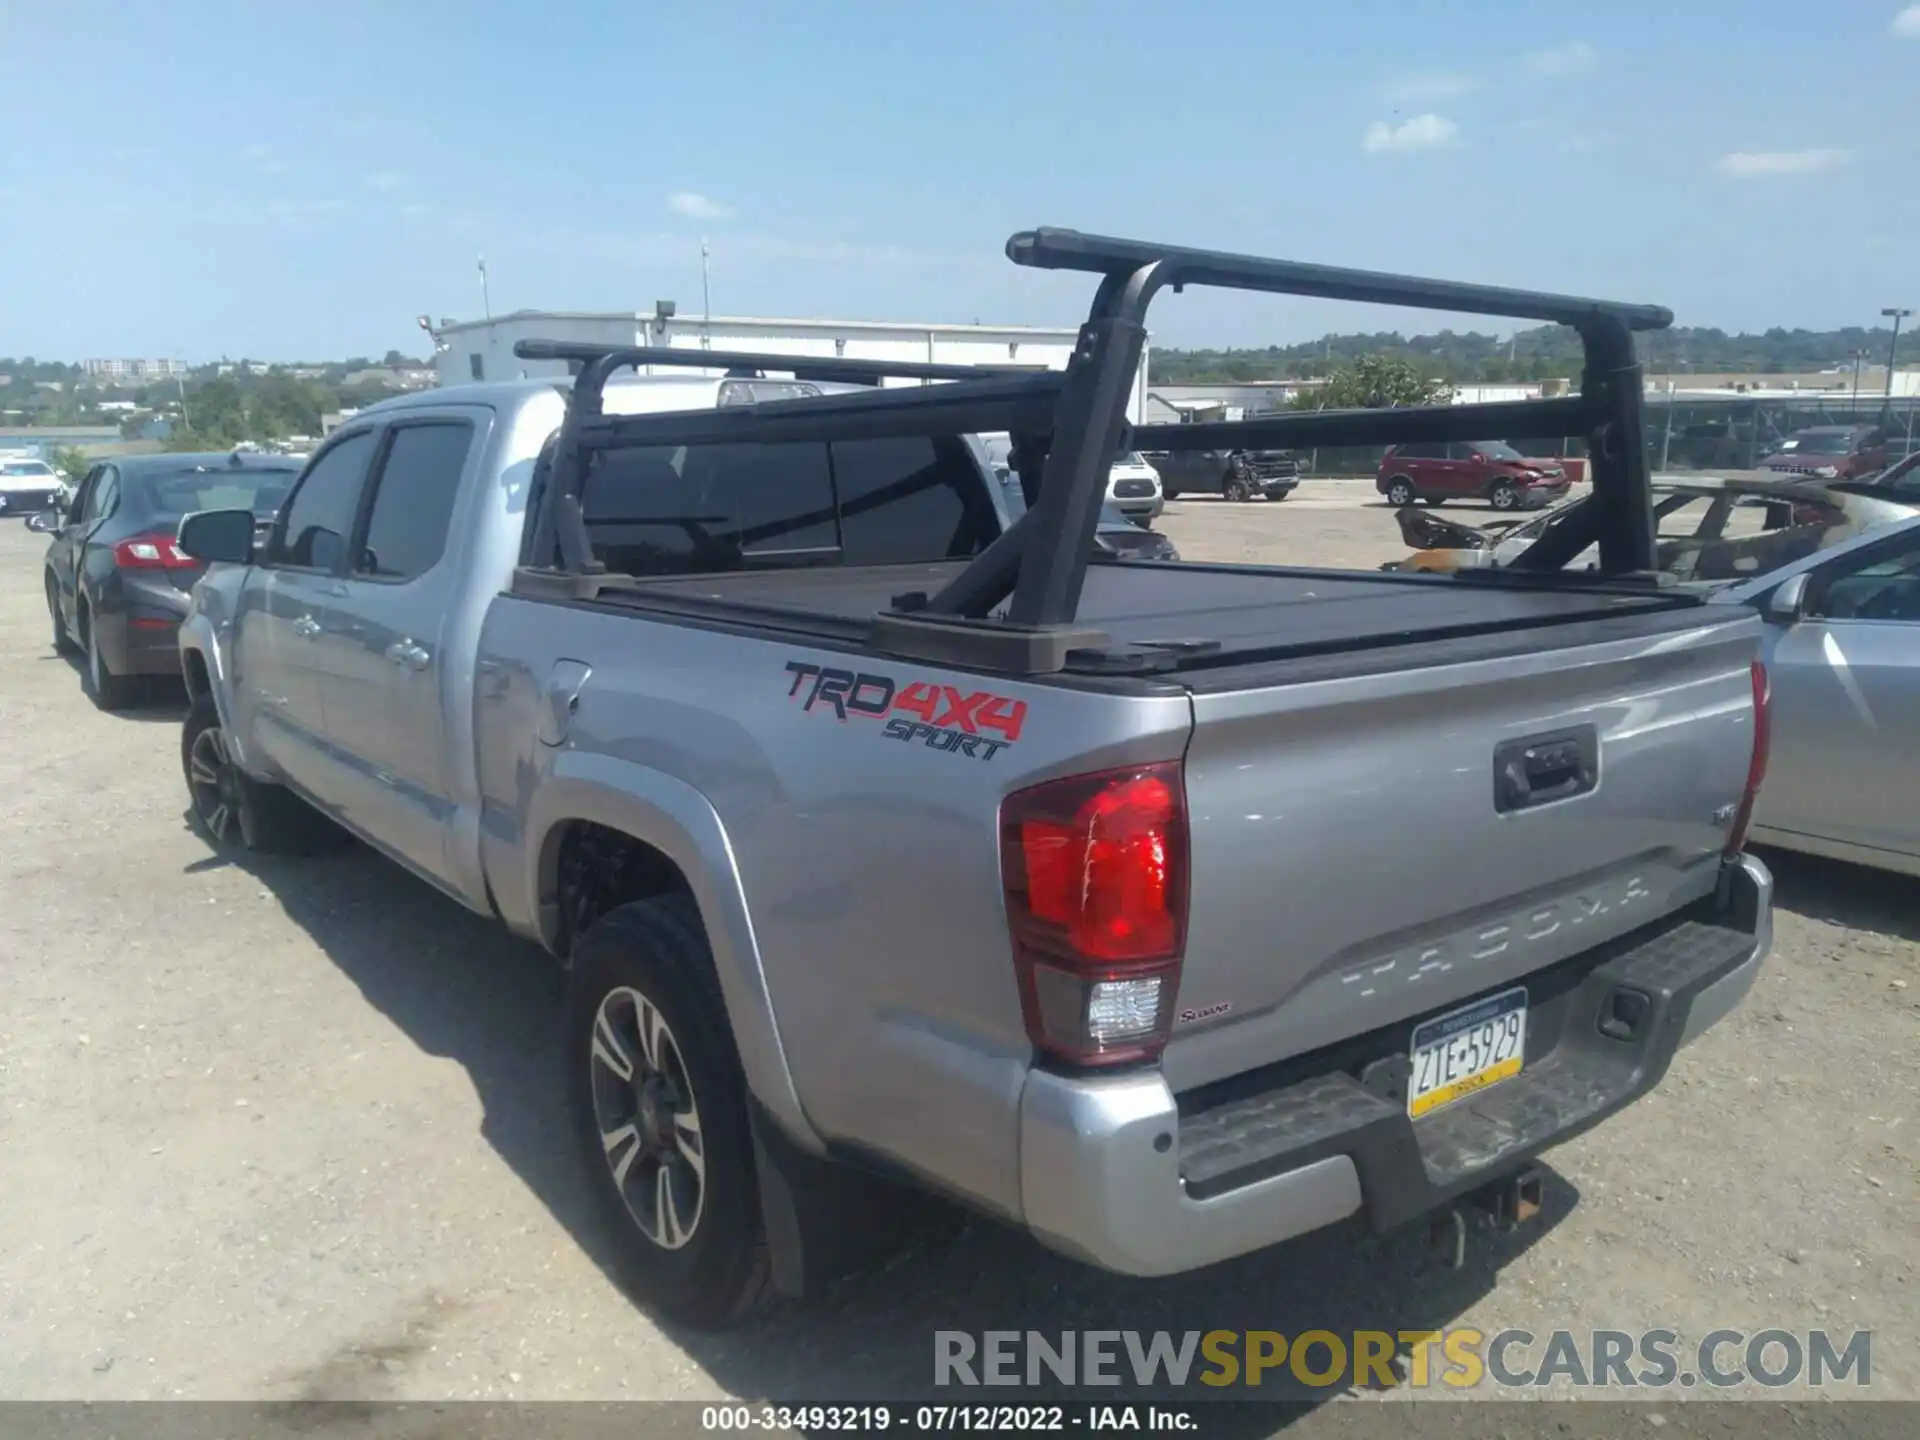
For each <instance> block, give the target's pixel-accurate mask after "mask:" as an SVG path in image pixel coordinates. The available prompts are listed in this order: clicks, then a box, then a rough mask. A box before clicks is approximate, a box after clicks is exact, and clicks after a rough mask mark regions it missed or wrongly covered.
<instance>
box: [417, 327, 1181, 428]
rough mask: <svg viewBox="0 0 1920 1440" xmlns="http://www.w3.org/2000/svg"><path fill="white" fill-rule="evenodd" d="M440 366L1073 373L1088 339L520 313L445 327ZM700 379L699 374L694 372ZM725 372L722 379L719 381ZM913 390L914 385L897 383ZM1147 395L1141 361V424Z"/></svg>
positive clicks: (495, 374) (452, 371) (1013, 331)
mask: <svg viewBox="0 0 1920 1440" xmlns="http://www.w3.org/2000/svg"><path fill="white" fill-rule="evenodd" d="M433 337H434V341H435V349H436V351H437V353H436V354H435V356H434V365H435V367H436V368H437V370H438V371H439V375H440V383H441V384H442V385H460V384H466V383H469V382H471V381H474V380H510V379H514V378H517V377H532V376H537V375H564V374H566V373H568V368H569V367H568V366H567V364H566V362H564V361H552V360H545V361H543V360H521V359H519V358H518V357H516V356H515V355H514V353H513V347H514V345H515V343H516V342H518V341H521V340H584V341H588V342H590V343H593V344H599V345H661V346H671V347H673V348H674V349H695V350H697V349H703V348H704V349H709V350H733V351H751V352H754V353H757V354H763V355H765V354H772V355H839V356H844V357H845V358H847V359H849V360H906V361H914V362H919V363H932V364H937V365H994V366H999V367H1002V368H1008V367H1011V368H1015V369H1023V368H1031V369H1034V370H1063V369H1065V368H1066V364H1067V359H1068V357H1069V356H1071V355H1072V354H1073V347H1074V342H1075V340H1076V339H1077V338H1078V332H1077V331H1074V330H1047V329H1036V328H1033V327H1030V326H1021V325H907V324H899V323H895V322H891V321H875V320H768V319H749V318H743V317H741V316H735V315H726V316H723V315H715V316H713V317H712V318H711V319H701V318H700V317H698V316H686V315H673V316H661V315H658V314H653V315H648V314H644V313H635V314H626V313H619V312H616V313H610V314H582V313H579V312H567V311H548V310H516V311H515V312H514V313H513V314H511V315H500V316H496V317H495V318H494V319H492V320H468V321H460V322H447V321H443V322H441V324H440V325H439V326H438V327H436V328H435V329H434V331H433ZM691 373H697V372H691ZM712 373H718V372H712ZM889 383H891V384H912V383H914V382H912V381H891V382H889ZM1146 390H1147V357H1146V355H1145V354H1144V353H1143V354H1142V355H1141V357H1140V373H1139V374H1138V375H1137V376H1135V377H1134V385H1133V396H1132V398H1131V400H1130V401H1129V403H1128V406H1127V417H1128V419H1130V420H1134V421H1138V420H1139V418H1140V413H1141V407H1142V406H1143V404H1144V403H1145V399H1146Z"/></svg>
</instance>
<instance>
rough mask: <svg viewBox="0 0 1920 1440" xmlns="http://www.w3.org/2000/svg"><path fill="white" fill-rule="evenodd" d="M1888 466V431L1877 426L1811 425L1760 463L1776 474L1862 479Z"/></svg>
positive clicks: (1761, 467)
mask: <svg viewBox="0 0 1920 1440" xmlns="http://www.w3.org/2000/svg"><path fill="white" fill-rule="evenodd" d="M1886 465H1887V432H1886V431H1884V430H1882V429H1881V428H1880V427H1879V426H1878V425H1813V426H1809V427H1808V428H1807V429H1805V430H1796V431H1794V432H1793V434H1791V435H1789V436H1788V437H1787V438H1786V439H1785V440H1782V441H1781V442H1780V444H1779V446H1778V447H1777V448H1776V449H1775V450H1774V451H1773V453H1772V454H1770V455H1768V456H1767V457H1766V458H1765V459H1763V460H1762V461H1761V462H1760V466H1759V468H1760V469H1762V470H1771V471H1773V472H1774V473H1775V474H1778V475H1805V476H1808V477H1810V478H1812V479H1815V480H1861V479H1865V478H1866V477H1868V476H1870V475H1874V474H1877V473H1878V472H1880V471H1881V470H1884V469H1885V468H1886Z"/></svg>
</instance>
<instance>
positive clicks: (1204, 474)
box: [1141, 450, 1300, 501]
mask: <svg viewBox="0 0 1920 1440" xmlns="http://www.w3.org/2000/svg"><path fill="white" fill-rule="evenodd" d="M1141 458H1142V459H1144V460H1145V461H1146V462H1147V463H1148V464H1149V465H1151V466H1152V467H1153V468H1154V470H1155V471H1157V472H1158V473H1159V476H1160V491H1161V494H1163V495H1164V496H1166V498H1167V499H1169V500H1178V499H1179V498H1180V497H1181V496H1182V495H1221V496H1224V497H1226V498H1227V499H1229V500H1236V501H1248V500H1284V499H1286V498H1287V496H1289V495H1291V494H1292V493H1293V492H1294V491H1295V490H1297V489H1299V488H1300V457H1299V456H1298V455H1295V454H1294V453H1293V452H1292V451H1291V450H1157V451H1150V452H1148V453H1146V454H1144V455H1143V456H1142V457H1141Z"/></svg>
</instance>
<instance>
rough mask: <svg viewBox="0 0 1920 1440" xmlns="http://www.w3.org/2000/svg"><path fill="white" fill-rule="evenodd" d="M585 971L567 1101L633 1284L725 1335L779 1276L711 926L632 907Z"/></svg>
mask: <svg viewBox="0 0 1920 1440" xmlns="http://www.w3.org/2000/svg"><path fill="white" fill-rule="evenodd" d="M572 958H573V974H572V976H571V980H570V987H571V988H570V991H569V994H568V999H567V1018H566V1042H565V1046H564V1063H565V1065H566V1070H567V1076H568V1091H569V1097H570V1100H571V1106H572V1110H573V1121H574V1128H575V1131H576V1134H577V1138H578V1141H579V1145H580V1150H581V1158H582V1160H583V1161H584V1162H585V1164H586V1167H587V1171H588V1174H589V1175H590V1176H591V1179H590V1182H589V1183H590V1184H591V1186H592V1188H593V1191H594V1194H595V1195H596V1197H597V1198H598V1200H599V1202H600V1205H601V1208H602V1210H603V1212H604V1213H605V1215H606V1217H607V1219H608V1222H609V1225H610V1228H611V1230H612V1232H613V1236H614V1242H615V1261H616V1268H617V1269H618V1271H619V1273H620V1278H621V1279H622V1281H623V1282H624V1283H625V1285H626V1288H627V1289H628V1291H629V1292H630V1293H631V1294H632V1295H633V1296H634V1298H635V1299H637V1300H639V1301H641V1302H642V1303H643V1304H647V1305H651V1306H654V1307H656V1308H658V1309H659V1310H660V1311H661V1312H662V1313H664V1314H666V1315H669V1316H671V1317H673V1318H674V1319H677V1320H681V1321H684V1322H686V1323H688V1324H692V1325H702V1326H714V1325H720V1324H724V1323H725V1322H727V1321H729V1320H733V1319H735V1318H737V1317H739V1316H741V1315H743V1314H745V1313H746V1312H747V1311H748V1310H750V1309H752V1308H753V1307H754V1306H755V1305H756V1304H758V1303H759V1302H760V1301H761V1300H762V1299H763V1298H765V1296H766V1294H767V1293H768V1281H769V1276H770V1273H771V1272H770V1267H769V1263H768V1256H767V1244H766V1227H765V1223H764V1221H763V1219H762V1216H761V1212H760V1190H759V1179H758V1175H757V1173H756V1171H755V1168H754V1159H753V1139H752V1132H751V1130H750V1128H749V1122H748V1119H747V1086H746V1078H745V1076H744V1074H743V1073H742V1071H741V1068H740V1059H739V1055H738V1053H737V1052H736V1050H735V1048H734V1043H733V1035H732V1031H731V1029H730V1028H729V1026H728V1023H727V1012H726V1006H725V1004H724V1002H723V1001H722V1000H721V998H720V985H719V980H718V977H717V976H716V975H715V973H714V969H713V957H712V953H711V951H710V950H709V949H708V946H707V939H706V934H705V932H704V930H703V929H702V927H701V924H700V917H699V914H698V912H697V911H696V910H695V908H694V906H693V903H692V902H691V901H690V900H689V899H687V898H686V897H684V896H667V897H664V898H660V899H654V900H637V901H634V902H632V903H631V904H627V905H622V906H619V907H617V908H616V909H613V910H610V911H608V912H607V914H605V915H604V916H602V917H601V918H600V919H599V920H598V921H596V922H595V923H594V925H593V927H592V928H591V929H589V930H588V931H587V933H586V934H585V935H584V936H582V937H581V939H580V940H579V942H578V943H577V944H576V945H575V946H574V949H573V957H572Z"/></svg>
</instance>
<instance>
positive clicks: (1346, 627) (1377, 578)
mask: <svg viewBox="0 0 1920 1440" xmlns="http://www.w3.org/2000/svg"><path fill="white" fill-rule="evenodd" d="M961 563H962V562H959V561H955V562H951V563H948V564H939V565H900V566H871V567H822V568H820V569H789V570H769V571H762V572H752V571H747V572H740V573H734V574H725V575H701V576H689V577H684V578H683V577H667V578H661V579H649V580H646V581H642V582H639V583H637V584H636V585H635V586H634V587H633V588H632V589H631V590H627V591H624V592H622V591H613V592H607V593H606V595H605V597H604V598H606V599H608V600H612V601H616V602H618V603H623V604H628V605H633V606H637V607H640V608H646V609H662V610H668V611H673V612H678V613H680V614H682V615H684V616H686V617H688V618H698V617H700V616H701V615H703V614H704V615H705V616H707V617H709V618H711V619H713V620H715V621H722V622H725V621H731V622H733V623H736V624H745V625H749V626H765V627H767V628H770V629H773V630H777V631H780V632H782V633H785V634H792V635H794V636H796V638H811V639H814V640H816V641H818V642H820V643H826V644H835V645H844V644H857V643H860V642H861V641H862V640H863V638H864V636H865V633H866V626H867V623H868V622H869V621H870V620H871V619H872V618H873V616H874V615H875V614H876V613H878V612H879V611H881V610H884V609H886V608H888V606H889V605H890V604H891V603H892V601H893V599H894V597H895V596H898V595H901V594H903V593H907V592H912V591H924V592H929V593H931V592H933V591H935V590H938V589H939V588H940V586H941V585H942V584H944V583H945V582H946V581H947V580H948V579H950V578H952V576H953V575H955V574H956V573H958V571H959V569H960V567H961ZM1713 618H1715V617H1714V616H1713V615H1712V614H1711V612H1703V609H1702V607H1701V606H1700V603H1699V601H1698V599H1697V598H1695V597H1691V596H1687V595H1681V594H1676V593H1675V592H1672V591H1653V590H1647V589H1640V588H1628V587H1624V586H1620V585H1615V586H1611V587H1609V586H1606V585H1604V584H1600V583H1593V582H1586V583H1581V582H1577V581H1574V580H1573V579H1572V578H1571V577H1566V576H1560V577H1552V578H1548V579H1545V580H1530V579H1527V578H1523V577H1518V576H1511V577H1509V576H1499V575H1496V576H1495V577H1493V578H1492V579H1481V578H1479V577H1469V578H1460V577H1451V576H1426V575H1406V576H1397V575H1391V574H1379V573H1375V572H1372V571H1334V570H1309V569H1285V568H1275V567H1260V566H1228V565H1152V564H1140V563H1132V564H1118V563H1116V564H1103V563H1095V564H1092V565H1090V566H1089V567H1088V569H1087V582H1086V589H1085V591H1084V593H1083V596H1082V599H1081V604H1080V621H1081V623H1083V624H1087V625H1091V626H1095V627H1097V628H1099V629H1100V630H1103V631H1105V632H1106V633H1107V634H1108V635H1110V636H1111V637H1112V641H1113V644H1114V645H1115V646H1129V645H1141V646H1144V645H1153V644H1156V643H1161V644H1165V643H1168V642H1180V643H1191V642H1210V644H1209V646H1208V648H1206V649H1204V650H1202V651H1195V652H1191V653H1187V654H1184V655H1182V656H1181V658H1180V661H1179V664H1178V672H1179V674H1180V678H1181V680H1182V682H1183V683H1184V684H1186V685H1188V686H1189V687H1190V688H1193V689H1195V690H1196V691H1205V690H1209V689H1217V688H1237V687H1238V686H1241V685H1244V684H1247V683H1259V682H1260V679H1261V678H1264V677H1253V676H1250V675H1249V674H1248V673H1247V672H1248V667H1249V666H1257V665H1260V664H1262V663H1276V664H1285V665H1286V667H1287V670H1288V673H1289V676H1290V677H1291V678H1295V679H1309V678H1321V677H1325V676H1331V675H1334V674H1343V675H1345V674H1355V673H1364V672H1365V671H1367V670H1370V669H1376V668H1399V667H1401V666H1404V665H1405V664H1406V663H1408V660H1409V656H1408V653H1407V647H1410V646H1411V647H1418V649H1419V652H1420V655H1421V657H1422V661H1421V663H1425V664H1442V663H1458V662H1464V661H1467V660H1476V659H1486V658H1491V657H1493V656H1495V655H1500V654H1506V653H1513V652H1516V651H1520V650H1527V649H1539V648H1541V647H1543V646H1546V645H1551V644H1554V643H1556V641H1555V640H1553V639H1549V638H1548V637H1547V636H1544V635H1542V633H1541V631H1542V630H1543V629H1549V630H1550V629H1553V628H1557V627H1569V628H1568V631H1567V634H1566V636H1565V641H1564V643H1569V644H1572V643H1591V642H1594V641H1596V640H1602V639H1606V638H1610V636H1611V635H1619V636H1623V637H1624V636H1626V635H1628V634H1633V635H1643V636H1644V635H1647V634H1649V633H1658V632H1659V631H1661V630H1663V629H1668V628H1672V629H1690V628H1693V627H1694V626H1697V625H1700V624H1702V623H1706V622H1709V621H1711V620H1712V619H1713Z"/></svg>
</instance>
